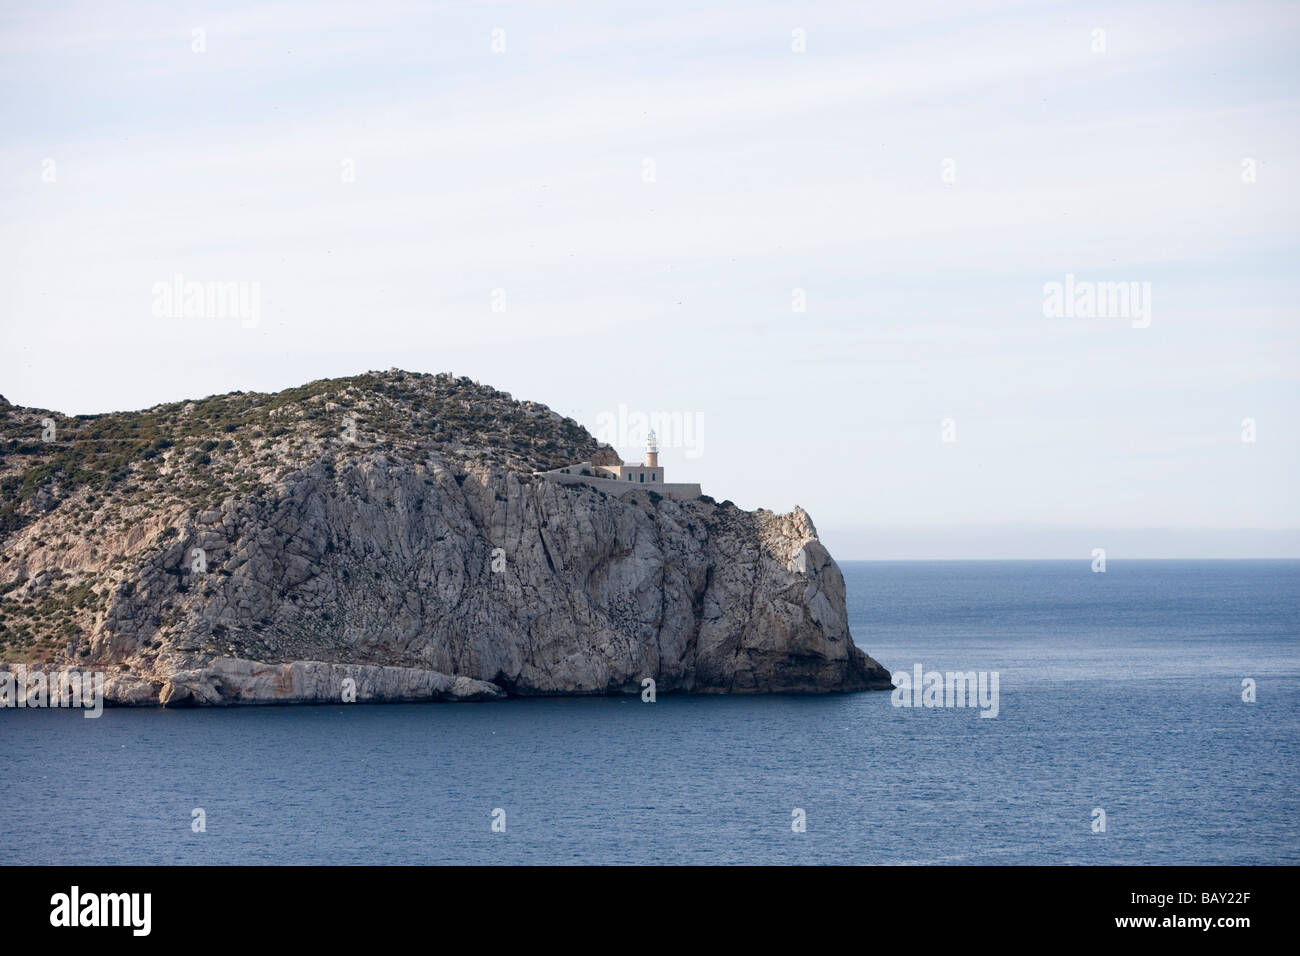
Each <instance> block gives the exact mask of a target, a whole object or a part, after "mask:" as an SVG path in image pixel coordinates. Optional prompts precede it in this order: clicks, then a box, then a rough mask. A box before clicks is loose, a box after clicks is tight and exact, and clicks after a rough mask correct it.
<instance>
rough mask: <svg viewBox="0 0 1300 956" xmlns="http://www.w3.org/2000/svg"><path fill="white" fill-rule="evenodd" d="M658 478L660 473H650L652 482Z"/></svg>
mask: <svg viewBox="0 0 1300 956" xmlns="http://www.w3.org/2000/svg"><path fill="white" fill-rule="evenodd" d="M658 477H659V474H658V472H653V471H652V472H650V480H651V481H654V480H655V479H656V478H658Z"/></svg>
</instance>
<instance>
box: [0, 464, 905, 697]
mask: <svg viewBox="0 0 1300 956" xmlns="http://www.w3.org/2000/svg"><path fill="white" fill-rule="evenodd" d="M597 450H598V449H597ZM307 457H308V459H309V460H306V461H304V462H302V463H301V465H300V466H299V467H296V468H295V469H293V470H291V471H289V472H288V473H286V474H284V475H282V476H278V477H277V479H276V480H274V481H268V482H265V483H263V484H261V485H259V486H258V487H257V488H255V489H253V490H251V491H249V492H248V493H245V494H240V495H233V494H232V495H229V496H227V497H225V498H224V499H223V500H221V501H220V502H219V503H215V502H214V503H209V504H208V505H207V506H205V507H202V508H201V509H199V508H195V509H192V510H186V509H183V508H177V509H173V510H171V511H170V512H168V513H165V514H160V515H155V516H154V517H153V519H152V523H150V521H149V520H148V519H146V520H144V521H142V522H140V523H137V524H135V525H134V526H133V530H132V531H129V532H123V533H122V534H121V535H120V536H108V537H103V538H99V539H98V540H97V541H96V543H95V544H94V545H93V546H91V545H89V544H88V543H87V542H86V541H81V540H77V539H76V537H75V536H73V537H68V538H65V539H64V540H63V542H62V545H61V546H52V545H51V544H50V543H49V542H46V543H45V544H44V545H43V546H42V547H41V548H39V549H38V548H36V547H34V546H33V547H30V548H28V549H27V550H26V551H24V552H23V553H22V555H21V556H20V558H19V560H17V561H15V562H10V563H9V564H6V565H5V566H4V567H3V570H0V581H3V580H4V579H5V578H7V579H9V580H12V581H14V582H23V584H22V588H19V587H18V585H17V584H16V583H15V584H14V585H13V587H14V588H15V591H14V593H21V592H23V590H24V589H26V590H31V589H39V588H40V587H43V586H44V587H49V586H50V585H48V584H45V585H41V584H39V583H37V582H38V581H39V580H40V575H41V574H42V573H46V572H49V571H50V570H51V569H59V568H61V569H65V570H66V569H68V568H69V567H76V566H78V565H80V566H81V571H82V573H83V574H90V573H94V574H96V575H98V577H97V578H96V580H98V581H100V582H101V585H100V587H99V589H98V592H97V593H101V594H103V595H104V600H103V601H102V603H101V605H100V606H99V608H98V610H97V611H96V613H94V614H93V616H90V617H87V618H83V619H79V620H85V622H86V623H85V624H84V631H83V632H82V633H81V634H79V635H77V636H76V637H74V638H72V639H71V640H70V641H69V642H68V644H67V648H66V651H63V657H62V658H61V659H60V660H58V661H57V662H56V663H58V664H59V665H60V666H68V665H69V664H75V665H76V666H78V667H81V668H83V669H101V670H104V671H105V672H107V673H109V674H110V679H109V681H108V684H107V687H106V694H107V696H108V698H109V700H110V702H114V703H119V704H126V705H132V704H136V705H138V704H143V703H151V704H156V703H162V704H165V705H167V706H183V705H210V704H230V703H298V702H337V701H339V700H341V699H342V693H343V691H342V688H343V684H344V681H345V680H349V679H350V680H351V681H353V682H354V686H355V694H356V700H357V701H358V702H363V701H398V700H488V699H492V698H494V697H498V696H504V695H507V694H508V695H549V694H608V693H637V694H639V693H641V690H642V681H643V680H644V679H645V678H652V679H653V680H654V681H655V682H656V691H657V692H658V693H672V692H696V693H778V692H789V693H822V692H831V691H855V690H864V689H873V688H882V689H883V688H889V687H890V686H891V684H890V679H889V674H888V672H887V671H885V670H884V668H882V667H881V666H880V665H879V664H877V663H876V662H875V661H873V660H872V659H871V658H869V657H867V656H866V655H865V654H864V653H863V652H862V651H861V650H859V649H858V648H857V647H855V646H854V644H853V639H852V637H851V636H850V634H849V626H848V620H847V617H846V612H845V590H844V579H843V577H842V575H841V574H840V571H839V568H838V567H837V566H836V564H835V562H834V560H833V559H832V558H831V556H830V555H829V554H828V553H827V551H826V549H825V548H824V547H823V546H822V544H821V542H820V541H819V540H818V539H817V532H816V529H815V528H814V527H813V523H812V520H811V519H810V518H809V517H808V515H807V514H806V513H804V512H803V510H802V509H799V508H796V509H795V510H794V512H793V513H791V514H786V515H778V514H773V513H771V512H768V511H764V510H759V511H755V512H746V511H742V510H740V509H738V508H736V507H735V506H733V505H731V504H730V503H729V502H723V503H722V504H720V505H719V504H715V503H714V502H713V501H712V500H711V499H708V498H700V499H695V500H675V499H670V498H663V497H660V496H659V495H657V494H655V493H653V492H651V491H644V492H643V491H640V490H637V491H635V492H632V493H630V494H625V495H623V496H621V497H614V496H607V495H605V494H604V493H603V492H601V491H600V490H599V489H598V488H595V487H589V486H582V485H577V486H574V485H560V484H558V483H555V482H551V481H547V480H545V479H542V478H539V477H537V476H536V475H533V474H530V473H529V472H528V471H526V470H523V469H521V468H518V467H512V466H511V464H510V463H509V462H502V461H497V460H492V458H491V457H490V456H486V455H483V456H479V455H474V454H465V453H463V452H462V451H461V450H460V449H459V448H456V449H449V448H446V447H431V446H424V447H421V448H419V450H418V452H417V453H412V452H411V451H410V450H402V451H400V452H397V453H394V452H393V451H391V450H386V449H383V448H377V447H374V446H368V447H360V448H354V447H352V446H349V445H336V446H327V447H322V448H318V449H314V450H313V453H312V454H311V455H309V456H307ZM132 535H134V536H133V537H132ZM33 536H34V533H33ZM18 537H19V538H20V539H24V540H25V537H24V535H19V536H18ZM29 600H30V601H33V602H34V601H38V600H40V595H39V593H35V594H34V596H32V597H30V599H29Z"/></svg>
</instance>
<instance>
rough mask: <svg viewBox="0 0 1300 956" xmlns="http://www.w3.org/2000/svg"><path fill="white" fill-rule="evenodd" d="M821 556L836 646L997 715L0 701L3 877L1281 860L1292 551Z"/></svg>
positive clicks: (1292, 844) (796, 706)
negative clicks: (838, 597)
mask: <svg viewBox="0 0 1300 956" xmlns="http://www.w3.org/2000/svg"><path fill="white" fill-rule="evenodd" d="M842 568H843V570H844V574H845V578H846V580H847V583H848V589H849V613H850V619H851V623H852V627H853V634H854V638H855V640H856V642H857V643H858V644H859V646H861V647H863V648H864V649H866V650H867V651H868V653H870V654H872V655H873V656H874V657H876V658H877V659H878V660H879V661H880V662H881V663H883V664H884V665H885V666H886V667H888V668H890V669H891V670H894V671H899V670H907V671H911V669H912V667H913V665H914V664H916V663H921V664H923V665H924V666H925V668H926V669H927V670H929V669H934V670H962V671H969V670H977V671H979V670H984V671H997V672H998V673H999V678H1000V679H999V689H1000V701H999V705H1000V713H999V716H998V717H997V718H996V719H984V718H980V717H979V714H978V711H977V710H973V709H966V710H962V709H947V710H944V709H910V708H897V707H894V706H892V704H891V700H890V698H891V695H890V694H889V693H888V692H881V693H870V694H854V695H847V696H833V697H765V698H763V697H759V698H755V697H736V698H721V697H699V698H694V697H672V696H661V697H660V698H659V700H658V702H657V703H655V704H653V705H650V704H643V703H642V702H641V701H640V700H639V698H631V699H623V698H610V699H548V700H518V701H509V702H504V703H495V704H459V705H453V704H410V705H393V706H363V705H352V706H342V705H340V706H321V707H296V708H290V707H274V708H241V709H230V710H192V711H161V710H109V711H106V712H105V714H104V716H103V717H102V718H100V719H99V720H85V719H83V717H82V716H81V714H80V713H68V712H60V711H48V710H47V711H31V710H22V711H18V710H0V831H3V832H4V833H5V834H6V836H7V838H6V839H5V840H0V862H3V863H25V862H31V863H451V862H471V863H570V862H572V863H649V862H673V863H742V862H743V863H750V862H757V863H995V864H1015V863H1191V864H1202V863H1227V864H1234V863H1297V862H1300V797H1298V796H1297V791H1298V790H1300V562H1279V561H1225V562H1204V561H1202V562H1163V561H1162V562H1144V561H1128V562H1125V561H1111V562H1109V563H1108V570H1107V572H1106V573H1105V574H1092V573H1091V572H1090V570H1089V567H1088V562H1087V561H1082V562H898V563H878V562H845V563H844V564H842ZM1246 677H1249V678H1253V679H1254V680H1255V681H1256V683H1257V694H1258V701H1257V702H1256V703H1254V704H1247V703H1244V702H1243V701H1242V699H1241V693H1242V687H1241V681H1242V679H1243V678H1246ZM196 807H202V808H203V809H204V811H205V812H206V817H207V832H206V833H194V832H192V831H191V827H190V821H191V813H192V811H193V809H194V808H196ZM494 808H502V809H504V810H505V811H506V824H507V826H506V832H505V833H493V832H492V831H491V828H490V824H491V813H492V811H493V809H494ZM794 808H801V809H803V810H804V811H805V812H806V815H807V832H806V833H795V832H792V830H791V826H790V823H791V819H792V817H791V813H792V810H793V809H794ZM1094 808H1102V809H1104V810H1105V812H1106V815H1107V831H1106V832H1105V833H1094V832H1092V819H1093V810H1094ZM19 835H20V836H21V838H20V839H15V837H16V836H19Z"/></svg>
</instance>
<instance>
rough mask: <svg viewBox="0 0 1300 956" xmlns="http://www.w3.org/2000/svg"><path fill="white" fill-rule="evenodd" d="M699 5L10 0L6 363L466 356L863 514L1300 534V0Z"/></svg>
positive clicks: (959, 546)
mask: <svg viewBox="0 0 1300 956" xmlns="http://www.w3.org/2000/svg"><path fill="white" fill-rule="evenodd" d="M704 6H706V5H704V4H698V3H673V2H665V0H656V2H655V3H645V4H628V3H617V4H610V3H608V2H601V3H581V4H564V3H535V4H506V3H502V4H496V3H488V2H476V3H469V2H462V3H451V4H433V3H399V2H388V0H369V2H366V3H355V2H352V3H328V2H317V0H312V2H282V3H261V4H255V5H243V4H239V3H233V2H232V3H226V2H223V3H214V4H198V3H185V2H179V3H177V2H165V3H163V2H160V3H135V2H116V3H104V2H93V3H44V2H41V3H38V2H34V0H33V2H27V3H18V4H15V3H12V2H4V3H3V4H0V7H2V12H0V130H3V136H2V137H0V263H3V270H4V277H3V282H0V335H2V338H0V393H3V394H4V395H5V396H6V397H7V398H8V399H9V400H10V401H13V402H17V403H20V404H24V405H38V406H43V407H50V408H55V409H58V410H60V411H65V412H70V413H81V412H97V411H109V410H114V409H127V408H140V407H145V406H149V405H152V404H156V403H159V402H163V401H171V400H176V399H181V398H189V397H198V396H202V395H206V394H210V393H214V392H227V391H232V390H236V389H241V390H262V391H267V390H276V389H279V388H284V387H288V386H291V385H295V384H300V383H302V382H305V381H308V380H310V379H315V378H320V377H324V376H333V375H347V374H354V373H356V372H359V371H364V370H366V369H371V368H380V369H382V368H388V367H390V366H400V367H403V368H407V369H412V370H418V371H430V372H437V371H443V370H450V371H454V372H456V373H457V374H463V375H468V376H470V377H472V378H475V379H478V380H480V381H482V382H485V383H488V384H492V385H495V386H496V387H498V388H501V389H504V390H506V391H509V392H511V393H512V394H513V395H514V396H515V397H517V398H532V399H535V400H538V401H542V402H546V403H547V404H549V405H551V406H552V407H553V408H555V409H557V410H559V411H561V412H563V413H565V414H569V415H572V416H574V417H575V418H576V419H578V420H579V421H580V422H582V423H583V424H584V425H586V426H587V427H588V428H591V429H592V430H593V431H596V430H597V426H598V424H599V421H600V416H601V415H602V413H605V414H607V415H617V413H618V409H619V407H620V406H625V407H626V410H627V411H628V412H638V411H640V412H646V413H654V412H659V413H681V414H682V415H683V416H685V419H684V420H686V421H690V422H692V423H695V426H696V431H695V432H694V433H693V434H692V435H691V436H690V438H691V441H690V442H689V447H684V446H685V445H687V444H688V443H687V442H686V441H685V440H684V439H683V440H678V441H676V442H675V443H670V445H669V447H665V448H664V449H663V454H662V461H663V463H664V464H665V465H666V467H667V469H668V477H669V479H670V480H673V479H678V480H685V481H692V480H694V481H700V482H702V483H703V485H704V488H705V491H706V492H708V493H710V494H712V495H714V496H715V497H716V498H718V499H719V500H721V499H723V498H730V499H732V500H733V501H735V502H736V503H737V504H739V505H741V506H743V507H747V508H754V507H760V506H762V507H768V508H772V509H774V510H780V511H784V510H788V509H789V508H790V507H792V506H793V505H794V504H796V503H798V504H801V505H803V506H804V507H805V508H807V509H808V510H809V512H810V513H811V514H812V516H813V518H814V520H815V521H816V522H817V525H818V528H819V530H820V531H821V533H822V537H823V538H824V539H825V541H826V542H827V544H828V546H829V547H830V548H831V550H832V552H833V553H835V554H836V555H837V556H839V557H843V558H854V557H924V556H933V557H944V556H954V557H1007V556H1024V557H1040V556H1059V557H1075V556H1078V557H1080V558H1081V560H1085V561H1086V560H1088V552H1089V550H1090V549H1091V548H1092V547H1109V553H1110V556H1111V557H1112V558H1122V557H1128V556H1141V555H1153V556H1169V555H1188V556H1203V555H1215V554H1221V555H1225V556H1227V555H1232V556H1237V555H1249V554H1259V555H1271V554H1291V555H1300V533H1297V532H1296V531H1295V530H1294V529H1298V528H1300V496H1297V493H1296V489H1297V488H1300V456H1298V453H1297V452H1298V449H1300V390H1298V388H1297V386H1298V384H1300V306H1298V304H1297V303H1298V302H1300V282H1297V261H1298V256H1297V253H1300V248H1298V246H1300V243H1297V239H1296V226H1297V221H1298V217H1297V213H1298V212H1300V185H1298V183H1300V179H1298V177H1300V161H1298V158H1300V157H1298V155H1297V146H1300V142H1298V140H1300V137H1298V134H1297V131H1298V130H1300V123H1297V119H1298V117H1297V105H1298V103H1300V100H1298V94H1300V84H1298V82H1297V79H1298V74H1300V67H1298V66H1297V63H1300V55H1298V54H1300V7H1297V5H1295V4H1292V3H1279V4H1271V3H1253V2H1247V3H1223V2H1214V3H1204V4H1202V3H1195V2H1192V3H1187V2H1176V3H1140V2H1139V3H1114V4H1107V3H1099V4H1097V3H1088V4H1070V3H1045V2H1042V3H1040V2H1022V3H1017V2H1001V3H983V2H979V0H973V2H962V3H929V2H908V3H879V4H878V3H862V2H856V3H842V4H840V3H816V2H812V3H774V4H765V3H762V2H761V0H747V2H739V3H717V4H708V5H707V7H708V9H701V8H702V7H704ZM196 30H199V31H202V32H201V33H198V34H196V33H195V31H196ZM796 31H802V32H801V33H797V32H796ZM1098 31H1103V32H1098ZM494 45H495V47H496V48H497V49H495V50H494ZM801 45H802V46H804V47H805V52H796V49H795V48H796V47H799V46H801ZM502 46H504V49H503V50H502V49H501V47H502ZM195 47H202V48H203V49H202V51H201V52H200V51H196V49H195ZM178 274H179V275H182V276H183V277H184V279H185V280H187V281H199V282H214V281H221V280H229V281H238V282H244V283H249V284H250V285H249V286H247V287H246V288H252V284H254V283H255V284H256V289H257V291H258V294H259V295H260V316H259V321H258V322H257V324H256V325H255V326H254V327H245V325H246V324H247V323H241V322H239V321H236V320H231V319H222V318H198V319H184V318H160V317H158V316H156V315H155V314H154V311H153V306H154V304H155V295H154V287H155V284H156V283H160V282H164V283H169V282H171V281H172V280H173V277H174V276H176V275H178ZM1067 275H1073V276H1074V277H1075V282H1077V283H1099V282H1133V283H1138V286H1137V287H1135V291H1136V292H1137V293H1138V295H1137V297H1136V298H1135V299H1134V300H1133V301H1134V303H1138V302H1140V301H1142V290H1149V295H1150V300H1149V305H1150V309H1149V313H1148V314H1146V315H1145V316H1144V315H1141V314H1136V315H1134V316H1129V315H1128V314H1122V315H1119V316H1111V317H1091V318H1088V317H1080V316H1078V315H1075V316H1073V317H1063V316H1053V315H1048V314H1045V313H1046V312H1047V311H1048V310H1046V309H1045V306H1044V300H1045V292H1044V286H1045V284H1047V283H1052V282H1058V283H1062V284H1064V283H1065V281H1066V276H1067ZM1146 283H1149V285H1143V284H1146ZM494 290H503V292H497V293H496V294H495V298H494ZM795 290H802V293H801V295H802V298H803V301H804V302H805V303H806V307H805V309H804V310H803V311H798V310H797V308H796V306H797V303H798V298H797V296H798V295H799V294H797V293H796V292H795ZM502 304H504V311H499V309H500V308H501V306H502ZM1134 308H1136V307H1134ZM1138 311H1140V309H1139V310H1138ZM1148 319H1149V324H1147V320H1148ZM945 419H950V420H951V422H950V423H949V424H948V430H947V437H949V438H954V439H955V440H951V441H945V440H944V437H945V432H944V421H945ZM1245 419H1251V420H1252V421H1253V422H1254V429H1255V435H1254V437H1255V441H1253V442H1250V441H1243V440H1242V437H1243V420H1245ZM620 450H621V451H622V452H623V454H624V457H627V458H635V457H637V456H639V454H640V450H639V448H637V447H636V446H635V443H632V444H631V445H628V444H624V445H623V446H622V447H621V448H620ZM1149 529H1156V530H1149ZM1160 529H1163V530H1160Z"/></svg>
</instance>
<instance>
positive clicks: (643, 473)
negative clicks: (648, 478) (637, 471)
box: [640, 471, 645, 481]
mask: <svg viewBox="0 0 1300 956" xmlns="http://www.w3.org/2000/svg"><path fill="white" fill-rule="evenodd" d="M640 478H641V480H642V481H645V472H644V471H643V472H641V475H640Z"/></svg>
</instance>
